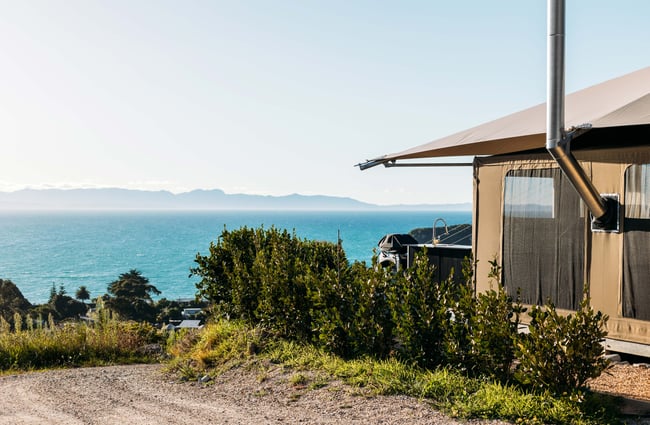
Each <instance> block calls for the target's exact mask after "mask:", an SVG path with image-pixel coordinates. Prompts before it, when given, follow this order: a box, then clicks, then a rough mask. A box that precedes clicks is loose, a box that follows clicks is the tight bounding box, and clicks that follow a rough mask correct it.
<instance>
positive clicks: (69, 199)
mask: <svg viewBox="0 0 650 425" xmlns="http://www.w3.org/2000/svg"><path fill="white" fill-rule="evenodd" d="M470 209H471V204H469V203H466V204H445V205H436V204H421V205H391V206H380V205H374V204H369V203H366V202H361V201H358V200H356V199H352V198H346V197H337V196H325V195H300V194H291V195H284V196H269V195H247V194H227V193H225V192H224V191H222V190H220V189H212V190H193V191H191V192H185V193H178V194H174V193H172V192H168V191H143V190H130V189H117V188H113V189H42V190H37V189H22V190H18V191H15V192H0V210H318V211H331V210H341V211H345V210H351V211H355V210H357V211H365V210H371V211H372V210H382V211H383V210H389V211H396V210H422V211H426V210H430V211H468V210H470Z"/></svg>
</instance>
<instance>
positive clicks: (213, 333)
mask: <svg viewBox="0 0 650 425" xmlns="http://www.w3.org/2000/svg"><path fill="white" fill-rule="evenodd" d="M188 335H189V334H188ZM188 335H186V336H183V337H182V338H179V345H177V346H176V349H175V351H174V353H175V355H176V356H177V358H176V359H175V360H174V361H173V362H172V363H176V364H184V365H191V366H192V367H194V368H197V369H196V372H194V373H195V375H198V374H199V373H202V372H205V370H206V369H210V370H226V369H227V368H231V367H234V366H235V365H242V364H257V365H258V366H259V365H262V364H276V365H278V366H279V367H281V368H283V369H284V370H285V371H286V372H289V373H290V377H289V378H288V383H289V384H290V385H292V386H294V387H300V388H304V389H305V390H307V391H308V390H313V389H316V388H321V387H324V386H327V385H328V384H329V382H332V381H342V382H344V383H346V384H348V385H351V386H354V387H356V388H359V389H362V393H363V394H366V395H368V394H369V395H392V394H404V395H409V396H412V397H417V398H420V399H426V400H427V401H428V402H430V403H431V404H432V405H433V406H434V407H435V408H437V409H439V410H442V411H443V412H445V413H447V414H449V415H451V416H455V417H459V418H464V419H470V418H486V419H497V418H498V419H504V420H508V421H512V422H515V423H525V424H567V425H568V424H571V425H592V424H603V423H610V424H611V423H617V422H618V420H617V417H616V411H615V409H614V408H613V407H612V406H611V405H608V404H607V402H603V400H602V399H600V398H599V397H601V396H597V395H594V394H590V393H586V394H580V396H579V397H575V396H573V397H571V398H569V397H556V396H553V395H551V394H549V393H534V392H531V391H527V390H525V389H523V388H521V387H520V386H517V385H508V384H502V383H497V382H494V381H491V380H487V379H476V378H469V377H467V376H465V375H462V374H460V373H458V372H455V371H454V370H452V369H448V368H440V369H436V370H424V369H422V368H419V367H417V366H414V365H409V364H405V363H403V362H400V361H398V360H396V359H387V360H376V359H372V358H370V357H364V358H360V359H354V360H344V359H342V358H340V357H338V356H335V355H332V354H328V353H327V352H325V351H324V350H322V349H319V348H315V347H314V346H312V345H309V344H299V343H296V342H294V341H283V340H278V339H273V338H271V337H270V336H269V335H268V334H264V333H263V332H261V330H260V329H258V328H250V327H248V326H246V325H244V324H242V323H237V322H218V323H214V324H210V325H208V326H206V327H205V328H204V329H203V330H202V331H201V332H200V333H199V334H197V335H193V336H192V340H193V341H195V342H196V344H195V345H194V346H191V348H190V349H189V350H187V351H183V350H178V347H187V346H188V345H187V344H186V343H184V338H187V337H188ZM251 342H252V343H254V344H255V346H256V347H258V350H256V351H255V353H251V352H250V350H248V347H249V345H250V343H251ZM207 360H209V361H207ZM188 367H189V366H188ZM265 370H266V369H264V367H262V369H261V372H260V374H261V376H262V380H265V379H266V373H267V372H265ZM296 397H299V395H296Z"/></svg>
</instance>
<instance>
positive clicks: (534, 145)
mask: <svg viewBox="0 0 650 425" xmlns="http://www.w3.org/2000/svg"><path fill="white" fill-rule="evenodd" d="M583 124H591V126H592V128H604V127H619V126H628V125H643V124H650V67H646V68H643V69H640V70H638V71H635V72H632V73H630V74H626V75H624V76H622V77H618V78H614V79H612V80H608V81H605V82H604V83H600V84H597V85H594V86H591V87H588V88H586V89H583V90H580V91H577V92H575V93H572V94H569V95H568V96H566V99H565V125H566V128H571V127H577V126H581V125H583ZM545 145H546V103H542V104H539V105H537V106H533V107H532V108H528V109H524V110H523V111H519V112H516V113H514V114H511V115H507V116H505V117H502V118H499V119H496V120H494V121H490V122H487V123H485V124H481V125H479V126H476V127H472V128H470V129H467V130H464V131H461V132H459V133H456V134H452V135H450V136H447V137H443V138H442V139H438V140H435V141H433V142H430V143H426V144H424V145H420V146H416V147H414V148H411V149H407V150H405V151H402V152H398V153H393V154H388V155H384V156H382V157H379V158H375V159H373V160H371V161H368V162H367V163H366V164H368V165H369V166H373V165H378V164H382V163H386V162H389V161H394V160H398V159H415V158H434V157H444V156H465V155H498V154H505V153H512V152H520V151H525V150H530V149H539V148H543V147H544V146H545ZM360 165H361V167H362V169H363V168H368V167H367V166H366V167H364V166H363V165H365V164H360Z"/></svg>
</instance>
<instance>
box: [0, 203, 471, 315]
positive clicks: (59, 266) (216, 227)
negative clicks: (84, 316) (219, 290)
mask: <svg viewBox="0 0 650 425" xmlns="http://www.w3.org/2000/svg"><path fill="white" fill-rule="evenodd" d="M437 217H443V218H444V219H445V220H446V221H447V223H448V224H449V225H452V224H461V223H470V222H471V213H470V212H469V211H462V212H450V211H445V212H439V213H437V212H420V211H418V212H347V211H346V212H311V211H310V212H304V211H301V212H294V211H291V212H287V211H238V212H231V211H228V212H224V211H216V212H215V211H211V212H47V213H45V212H20V213H17V212H3V213H0V279H9V280H11V281H13V282H14V283H15V284H16V285H17V286H18V288H19V289H20V290H21V291H22V293H23V295H25V297H27V299H28V300H29V301H30V302H32V303H43V302H46V301H47V298H48V296H49V293H50V289H51V287H52V284H55V285H56V287H57V288H58V287H59V286H60V285H63V286H64V287H65V289H66V291H67V292H68V293H69V294H71V295H73V296H74V293H75V291H76V290H77V288H79V286H81V285H85V286H86V287H87V288H88V289H89V291H90V295H91V297H93V298H94V297H96V296H98V295H102V294H104V293H106V287H107V286H108V284H109V283H110V282H112V281H114V280H115V279H116V278H117V277H118V276H119V275H120V274H121V273H124V272H127V271H129V270H130V269H138V270H140V271H141V272H142V274H143V275H144V276H146V277H147V278H149V281H150V282H151V283H152V284H153V285H155V286H156V287H157V288H158V289H159V290H161V291H162V294H161V297H165V298H168V299H177V298H191V297H194V294H195V292H196V291H195V286H194V285H195V283H196V282H197V281H198V279H197V278H196V277H191V278H190V277H188V276H189V269H190V268H191V267H193V266H194V265H195V263H194V258H195V256H196V254H197V253H199V252H200V253H201V254H207V253H208V248H209V246H210V242H211V241H216V240H217V238H218V236H219V235H220V234H221V231H222V230H223V228H224V226H225V227H227V228H228V229H229V230H234V229H238V228H240V227H241V226H248V227H258V226H262V225H263V226H264V227H265V228H269V227H271V226H275V227H276V228H280V229H289V230H295V232H296V234H297V235H298V236H299V237H301V238H307V239H316V240H327V241H332V242H335V241H336V239H337V234H338V232H340V235H341V239H342V240H343V248H344V250H345V252H346V254H347V257H348V259H349V260H350V261H353V260H360V261H367V262H369V261H370V259H371V258H372V252H373V248H375V247H376V245H377V242H378V241H379V239H380V238H381V237H382V236H383V235H385V234H387V233H407V232H408V231H410V230H411V229H414V228H417V227H431V225H432V224H433V220H434V219H435V218H437Z"/></svg>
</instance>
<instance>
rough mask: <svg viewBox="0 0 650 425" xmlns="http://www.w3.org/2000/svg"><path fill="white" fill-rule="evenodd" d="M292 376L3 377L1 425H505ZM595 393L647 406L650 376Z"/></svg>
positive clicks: (617, 380) (635, 370) (152, 371)
mask: <svg viewBox="0 0 650 425" xmlns="http://www.w3.org/2000/svg"><path fill="white" fill-rule="evenodd" d="M295 374H296V373H295V372H289V373H286V372H282V371H281V369H280V368H279V367H278V368H276V369H271V370H270V372H266V373H265V374H264V375H263V376H260V374H259V372H255V371H253V370H250V371H246V370H242V369H241V368H240V369H237V370H233V371H230V372H227V373H225V374H224V375H221V376H219V377H217V378H216V379H215V380H210V381H208V382H206V383H199V382H182V381H180V380H179V379H178V378H177V377H173V376H170V375H167V374H165V373H164V372H163V370H162V366H160V365H132V366H111V367H97V368H80V369H67V370H55V371H48V372H33V373H25V374H20V375H5V376H1V377H0V424H11V425H19V424H66V425H75V424H125V423H128V424H152V425H153V424H156V425H163V424H179V425H185V424H187V425H189V424H192V425H196V424H280V423H281V424H364V425H365V424H386V425H388V424H404V423H408V424H413V425H423V424H433V425H457V424H468V423H470V424H473V425H486V424H490V425H507V423H506V422H502V421H470V422H466V421H458V420H454V419H450V418H448V417H446V416H445V415H443V414H442V413H440V412H437V411H436V410H434V409H433V408H431V406H430V405H428V404H427V403H426V401H420V400H417V399H414V398H412V397H404V396H376V397H368V396H365V395H363V394H361V393H360V392H359V390H358V389H353V388H350V387H348V386H346V385H344V384H342V383H340V382H329V383H327V384H326V385H325V386H323V387H321V388H318V389H313V388H311V386H310V384H309V383H310V382H311V383H313V382H317V380H316V379H314V378H313V377H309V376H307V379H306V384H303V383H300V382H301V381H300V380H297V379H292V378H293V377H294V375H295ZM296 381H298V382H296ZM292 382H293V383H292ZM590 387H591V388H592V389H593V390H596V391H600V392H606V393H610V394H615V395H623V396H626V397H631V398H635V399H639V400H648V401H650V368H647V367H644V366H631V365H615V366H613V367H612V368H611V369H610V370H609V371H608V373H605V374H603V375H602V376H601V377H600V378H598V379H596V380H594V381H592V382H591V383H590ZM636 423H644V424H646V423H650V421H649V422H636Z"/></svg>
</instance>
